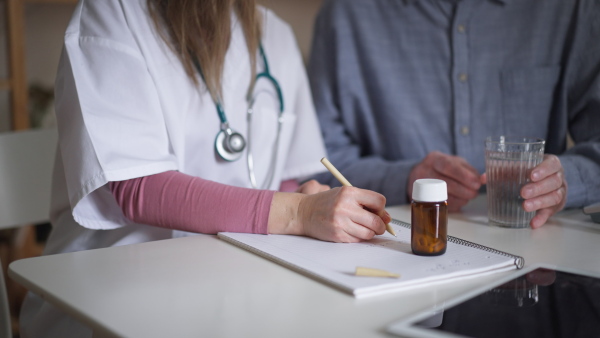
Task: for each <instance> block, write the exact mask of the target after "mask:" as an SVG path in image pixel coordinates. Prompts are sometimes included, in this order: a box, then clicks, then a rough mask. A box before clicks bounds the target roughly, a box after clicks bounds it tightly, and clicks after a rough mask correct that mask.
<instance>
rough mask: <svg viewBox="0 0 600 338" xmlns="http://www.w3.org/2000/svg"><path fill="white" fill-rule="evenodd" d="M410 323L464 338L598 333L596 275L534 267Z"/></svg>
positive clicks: (598, 281)
mask: <svg viewBox="0 0 600 338" xmlns="http://www.w3.org/2000/svg"><path fill="white" fill-rule="evenodd" d="M413 325H414V326H417V327H421V328H428V329H432V330H437V331H442V332H447V333H453V334H458V335H463V336H467V337H511V338H518V337H600V279H599V278H594V277H589V276H584V275H579V274H574V273H567V272H562V271H558V270H552V269H545V268H544V269H543V268H538V269H535V270H532V271H530V272H528V273H526V274H525V275H522V276H519V277H516V278H515V279H513V280H511V281H509V282H507V283H504V284H502V285H500V286H497V287H495V288H493V289H491V290H488V291H486V292H483V293H480V294H479V295H477V296H474V297H473V298H470V299H468V300H466V301H464V302H462V303H459V304H457V305H454V306H452V307H449V308H447V309H445V310H443V311H440V312H438V313H437V314H436V315H433V316H431V317H428V318H426V319H425V320H422V321H420V322H418V323H415V324H413Z"/></svg>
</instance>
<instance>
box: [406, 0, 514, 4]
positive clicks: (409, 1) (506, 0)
mask: <svg viewBox="0 0 600 338" xmlns="http://www.w3.org/2000/svg"><path fill="white" fill-rule="evenodd" d="M417 1H419V0H404V3H405V4H407V5H412V4H414V3H415V2H417ZM487 1H491V2H498V3H501V4H503V5H510V3H511V2H513V0H487Z"/></svg>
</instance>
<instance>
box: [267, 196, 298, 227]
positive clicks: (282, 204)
mask: <svg viewBox="0 0 600 338" xmlns="http://www.w3.org/2000/svg"><path fill="white" fill-rule="evenodd" d="M306 196H307V195H305V194H299V193H286V192H276V193H275V195H274V196H273V200H272V201H271V210H270V211H269V221H268V224H267V229H268V233H269V234H277V235H304V234H305V233H304V227H303V225H302V220H301V219H300V212H299V208H300V202H301V201H302V199H303V198H305V197H306Z"/></svg>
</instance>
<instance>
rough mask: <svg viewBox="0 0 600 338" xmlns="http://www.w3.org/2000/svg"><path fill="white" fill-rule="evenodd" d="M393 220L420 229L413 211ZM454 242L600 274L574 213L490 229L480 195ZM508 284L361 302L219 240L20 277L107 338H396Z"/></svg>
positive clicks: (109, 252) (593, 246) (599, 249)
mask: <svg viewBox="0 0 600 338" xmlns="http://www.w3.org/2000/svg"><path fill="white" fill-rule="evenodd" d="M388 211H389V212H390V214H391V215H392V216H393V217H394V218H397V219H400V220H403V221H410V208H409V206H398V207H391V208H389V209H388ZM449 234H450V235H453V236H456V237H460V238H463V239H466V240H470V241H474V242H477V243H480V244H483V245H488V246H491V247H494V248H496V249H499V250H504V251H508V252H510V253H514V254H518V255H522V256H524V257H525V261H526V266H528V265H532V264H534V263H547V264H552V265H558V266H566V267H570V268H577V269H581V270H587V271H591V272H596V273H599V272H600V224H595V223H592V221H591V219H590V217H589V216H586V215H584V214H583V213H582V212H581V210H569V211H565V212H563V213H561V214H559V215H558V216H556V217H554V218H553V219H552V220H551V221H550V222H549V224H546V225H545V226H544V227H542V228H540V229H537V230H530V229H502V228H495V227H489V226H488V225H487V218H486V214H485V201H484V200H483V199H482V198H479V199H477V200H475V201H474V202H472V203H471V204H469V205H468V206H467V207H466V208H465V210H463V212H462V213H460V214H454V215H451V219H450V222H449ZM505 274H506V273H502V274H501V275H498V274H496V275H492V276H488V277H483V278H474V279H470V280H467V281H461V282H451V283H447V284H442V285H436V286H430V287H421V288H418V289H412V290H410V291H400V292H398V293H395V294H392V295H385V296H379V297H375V298H367V299H361V300H357V299H355V298H353V297H351V296H349V295H347V294H344V293H342V292H340V291H338V290H336V289H333V288H331V287H329V286H327V285H324V284H321V283H319V282H317V281H315V280H312V279H310V278H308V277H305V276H304V275H301V274H299V273H296V272H294V271H292V270H289V269H287V268H284V267H282V266H280V265H277V264H275V263H273V262H271V261H268V260H266V259H264V258H261V257H259V256H257V255H254V254H252V253H249V252H246V251H244V250H243V249H240V248H238V247H235V246H233V245H230V244H228V243H226V242H223V241H221V240H219V239H218V238H216V237H215V236H207V235H199V236H194V237H187V238H178V239H170V240H164V241H157V242H150V243H143V244H136V245H129V246H122V247H114V248H106V249H99V250H90V251H84V252H77V253H69V254H61V255H54V256H45V257H37V258H30V259H25V260H20V261H17V262H14V263H12V264H11V265H10V271H9V275H10V276H11V277H12V278H13V279H15V280H16V281H18V282H19V283H21V284H23V285H24V286H26V287H27V288H28V289H30V290H32V291H34V292H36V293H38V294H40V295H42V296H43V297H44V298H46V299H47V300H48V301H50V302H52V303H54V304H55V305H56V306H58V307H60V308H62V309H63V310H64V311H66V312H68V313H69V314H71V315H73V316H74V317H76V318H78V319H80V320H82V321H83V322H85V323H87V324H88V325H90V326H91V327H92V328H93V329H94V331H95V334H97V335H98V336H126V337H200V336H202V337H387V336H390V335H389V334H388V333H386V332H385V328H386V327H387V326H388V325H389V324H391V323H393V322H395V321H398V320H399V319H403V318H406V317H407V316H409V315H411V314H413V313H415V312H416V311H419V310H423V309H427V308H430V307H432V306H434V305H440V304H442V303H443V302H444V301H446V300H448V299H449V298H451V297H454V296H457V295H459V294H462V293H464V292H466V291H468V290H471V289H472V288H474V287H481V286H483V285H486V283H489V282H491V281H493V280H496V279H497V278H498V277H499V276H504V275H505Z"/></svg>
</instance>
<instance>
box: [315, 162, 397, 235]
mask: <svg viewBox="0 0 600 338" xmlns="http://www.w3.org/2000/svg"><path fill="white" fill-rule="evenodd" d="M321 163H323V165H324V166H325V168H327V170H329V172H331V174H332V175H333V176H334V177H335V178H336V179H337V180H338V181H340V183H341V184H342V185H343V186H345V187H351V186H352V184H350V182H349V181H348V180H347V179H346V178H345V177H344V175H342V173H340V172H339V170H337V168H336V167H334V166H333V164H331V162H329V160H328V159H327V158H326V157H323V158H322V159H321ZM385 228H386V230H387V231H388V232H389V233H390V234H392V235H394V236H396V233H395V232H394V228H392V226H391V225H390V224H389V223H386V224H385Z"/></svg>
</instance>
